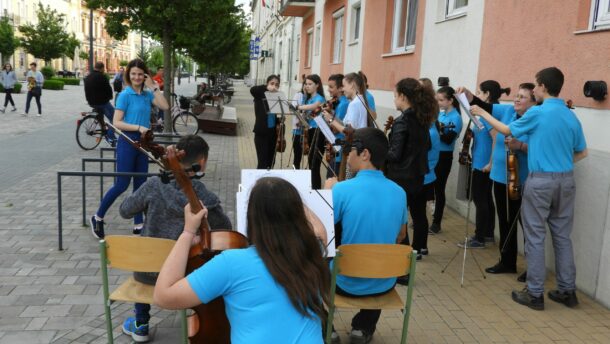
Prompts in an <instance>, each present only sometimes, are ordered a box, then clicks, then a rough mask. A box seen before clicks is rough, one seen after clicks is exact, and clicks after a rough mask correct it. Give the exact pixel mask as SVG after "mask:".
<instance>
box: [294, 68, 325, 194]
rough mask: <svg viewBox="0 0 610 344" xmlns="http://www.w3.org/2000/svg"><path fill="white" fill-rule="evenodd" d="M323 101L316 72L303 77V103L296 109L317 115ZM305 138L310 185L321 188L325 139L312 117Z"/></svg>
mask: <svg viewBox="0 0 610 344" xmlns="http://www.w3.org/2000/svg"><path fill="white" fill-rule="evenodd" d="M324 103H326V99H325V98H324V85H322V80H321V79H320V76H319V75H317V74H311V75H308V76H307V77H306V78H305V104H304V105H299V106H297V110H301V111H305V112H306V113H307V114H309V115H313V116H317V115H318V113H319V111H320V109H321V108H320V107H321V106H322V104H324ZM307 139H308V141H309V156H308V157H307V164H308V165H309V168H310V169H311V187H312V189H320V188H322V176H321V175H320V166H321V165H322V157H323V156H324V146H325V144H326V140H325V139H324V135H323V134H322V133H321V132H320V130H319V129H318V125H317V124H316V122H315V121H314V120H313V118H312V119H310V120H309V130H308V131H307Z"/></svg>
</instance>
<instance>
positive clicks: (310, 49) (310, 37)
mask: <svg viewBox="0 0 610 344" xmlns="http://www.w3.org/2000/svg"><path fill="white" fill-rule="evenodd" d="M312 53H313V29H309V30H307V63H306V64H305V67H311V54H312Z"/></svg>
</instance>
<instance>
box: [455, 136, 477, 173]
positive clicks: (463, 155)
mask: <svg viewBox="0 0 610 344" xmlns="http://www.w3.org/2000/svg"><path fill="white" fill-rule="evenodd" d="M473 138H474V133H473V132H472V129H470V128H468V129H466V132H465V133H464V139H463V140H462V150H461V151H460V155H459V158H458V162H459V163H460V165H464V166H470V165H471V164H472V157H471V156H470V143H471V142H472V139H473Z"/></svg>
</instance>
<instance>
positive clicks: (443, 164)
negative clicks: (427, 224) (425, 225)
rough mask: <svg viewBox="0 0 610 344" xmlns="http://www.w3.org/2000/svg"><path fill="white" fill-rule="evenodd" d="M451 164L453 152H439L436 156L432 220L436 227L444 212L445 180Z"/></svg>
mask: <svg viewBox="0 0 610 344" xmlns="http://www.w3.org/2000/svg"><path fill="white" fill-rule="evenodd" d="M452 163H453V152H440V154H439V156H438V163H437V164H436V167H435V168H434V173H435V174H436V181H435V182H434V198H436V203H435V206H434V218H433V219H432V222H433V223H436V224H437V225H440V224H441V221H442V220H443V212H444V211H445V186H447V179H448V178H449V172H451V164H452Z"/></svg>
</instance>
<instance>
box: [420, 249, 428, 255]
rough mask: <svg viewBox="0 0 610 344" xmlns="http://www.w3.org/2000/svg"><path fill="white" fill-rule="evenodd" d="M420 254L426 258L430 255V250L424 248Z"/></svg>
mask: <svg viewBox="0 0 610 344" xmlns="http://www.w3.org/2000/svg"><path fill="white" fill-rule="evenodd" d="M419 253H421V254H422V255H424V256H427V255H428V249H427V248H422V249H421V250H419Z"/></svg>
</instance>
